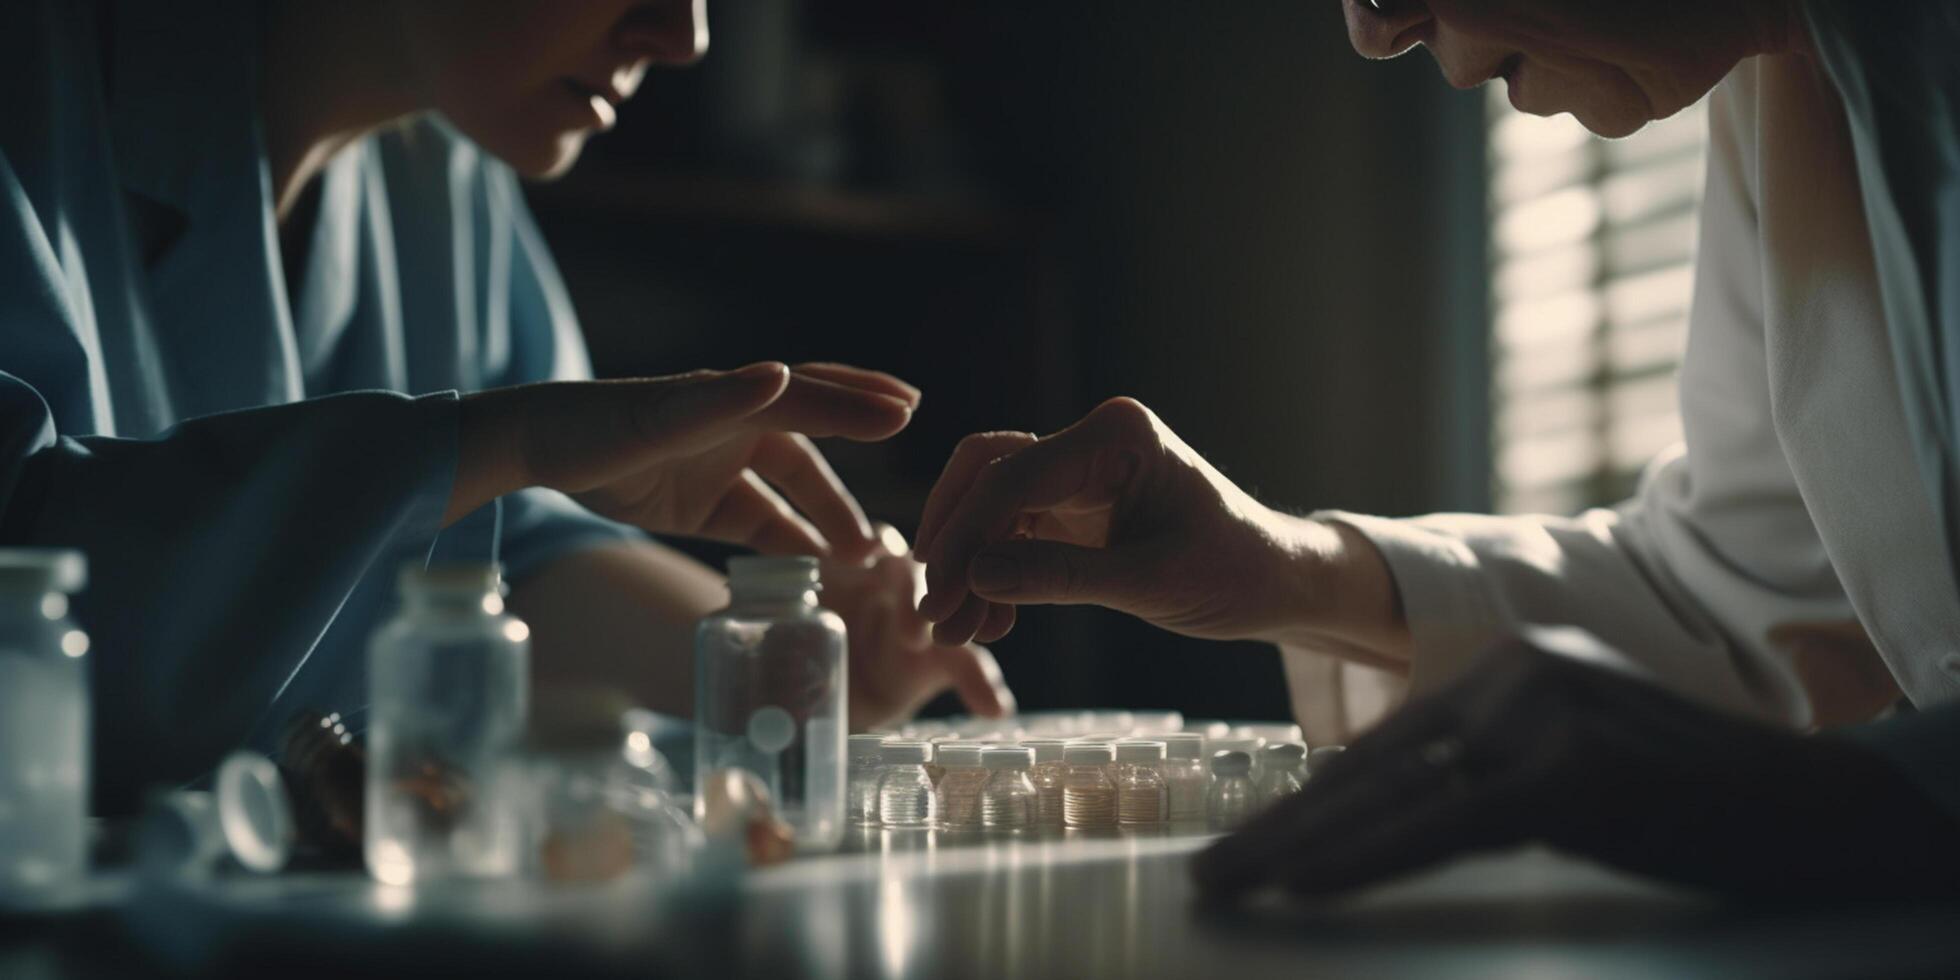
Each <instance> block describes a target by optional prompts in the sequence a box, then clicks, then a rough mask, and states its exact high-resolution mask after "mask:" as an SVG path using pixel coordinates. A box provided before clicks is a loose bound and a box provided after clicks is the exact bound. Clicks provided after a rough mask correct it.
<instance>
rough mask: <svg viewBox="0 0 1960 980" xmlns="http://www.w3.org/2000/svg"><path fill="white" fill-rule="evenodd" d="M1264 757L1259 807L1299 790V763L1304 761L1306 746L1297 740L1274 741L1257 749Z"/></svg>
mask: <svg viewBox="0 0 1960 980" xmlns="http://www.w3.org/2000/svg"><path fill="white" fill-rule="evenodd" d="M1259 754H1260V755H1261V756H1262V757H1264V761H1265V765H1264V767H1263V768H1264V770H1265V771H1264V772H1262V773H1260V774H1259V806H1260V808H1261V809H1263V808H1265V807H1269V806H1272V805H1273V804H1275V803H1278V802H1279V801H1281V800H1283V799H1286V798H1287V797H1289V796H1292V795H1293V794H1295V793H1298V792H1299V791H1300V772H1301V764H1302V763H1303V762H1305V761H1306V758H1307V747H1306V746H1304V745H1301V744H1300V743H1298V742H1275V743H1273V744H1271V745H1268V746H1266V747H1265V748H1263V749H1261V750H1259Z"/></svg>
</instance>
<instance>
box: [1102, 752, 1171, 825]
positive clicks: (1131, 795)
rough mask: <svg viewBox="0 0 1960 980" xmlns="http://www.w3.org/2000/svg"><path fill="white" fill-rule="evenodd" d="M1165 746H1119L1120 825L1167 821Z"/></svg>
mask: <svg viewBox="0 0 1960 980" xmlns="http://www.w3.org/2000/svg"><path fill="white" fill-rule="evenodd" d="M1163 764H1164V743H1162V742H1158V741H1152V740H1144V739H1130V740H1126V741H1122V742H1118V743H1116V775H1115V778H1114V779H1112V780H1111V782H1113V783H1115V784H1116V822H1117V823H1120V824H1123V825H1124V826H1126V827H1139V826H1147V825H1155V824H1160V823H1163V822H1164V774H1163V772H1162V766H1163Z"/></svg>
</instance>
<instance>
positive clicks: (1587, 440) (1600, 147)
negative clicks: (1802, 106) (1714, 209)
mask: <svg viewBox="0 0 1960 980" xmlns="http://www.w3.org/2000/svg"><path fill="white" fill-rule="evenodd" d="M1491 88H1492V93H1491V101H1490V107H1489V126H1490V140H1489V153H1490V210H1491V236H1492V240H1491V256H1492V262H1493V265H1494V268H1493V269H1492V276H1493V279H1492V286H1491V302H1492V307H1493V308H1492V311H1491V325H1492V326H1491V330H1492V337H1491V345H1490V349H1491V356H1492V361H1493V364H1492V370H1493V372H1494V374H1493V377H1492V379H1491V380H1492V383H1491V392H1492V398H1493V400H1494V402H1495V404H1493V405H1492V413H1491V418H1492V424H1493V426H1494V431H1493V432H1492V445H1493V449H1494V451H1495V453H1496V459H1495V461H1494V465H1493V467H1492V474H1493V479H1494V480H1495V483H1496V485H1495V486H1494V487H1493V488H1492V490H1493V498H1494V500H1495V502H1496V505H1497V508H1498V510H1499V511H1501V512H1505V513H1527V512H1537V513H1571V512H1575V511H1577V510H1580V509H1583V508H1585V507H1588V506H1592V505H1596V504H1604V503H1611V502H1613V501H1616V500H1619V499H1622V498H1624V497H1626V496H1627V495H1628V494H1630V493H1631V492H1632V490H1633V488H1634V485H1635V483H1636V482H1637V481H1638V479H1639V474H1640V471H1641V469H1642V468H1643V467H1644V466H1645V465H1646V464H1647V462H1648V461H1649V460H1651V459H1652V458H1653V457H1654V455H1655V454H1656V453H1657V452H1659V451H1660V450H1661V449H1663V448H1665V447H1666V446H1667V445H1668V444H1670V443H1672V442H1674V441H1676V440H1678V439H1679V438H1680V433H1681V423H1680V418H1679V415H1678V412H1677V407H1676V406H1677V401H1676V398H1675V372H1676V369H1677V367H1678V366H1679V363H1680V358H1681V350H1682V346H1683V343H1684V340H1685V338H1686V335H1687V319H1688V298H1689V292H1690V290H1691V287H1692V283H1693V265H1692V262H1693V251H1694V234H1695V217H1696V209H1697V205H1698V204H1699V199H1700V192H1701V182H1702V168H1703V157H1704V148H1705V147H1704V144H1705V140H1706V127H1707V117H1706V110H1705V107H1704V106H1702V105H1700V104H1697V105H1695V106H1693V107H1691V108H1689V109H1687V110H1686V111H1683V112H1681V113H1679V114H1677V115H1675V116H1674V117H1672V118H1670V119H1667V120H1664V121H1662V122H1658V123H1654V124H1652V125H1649V126H1648V127H1647V128H1646V129H1643V130H1642V131H1640V132H1639V133H1636V134H1635V135H1633V136H1631V137H1629V138H1627V139H1623V140H1610V141H1609V140H1601V139H1598V138H1596V137H1593V136H1592V135H1590V134H1588V133H1587V132H1586V131H1585V129H1584V128H1582V127H1581V126H1580V125H1579V124H1578V123H1577V122H1576V121H1574V120H1573V119H1572V117H1570V116H1557V117H1553V118H1549V119H1544V118H1539V117H1537V116H1530V115H1526V114H1524V113H1521V112H1518V111H1516V110H1515V109H1512V108H1511V106H1510V104H1509V102H1508V101H1507V100H1506V97H1505V93H1504V89H1503V86H1492V87H1491Z"/></svg>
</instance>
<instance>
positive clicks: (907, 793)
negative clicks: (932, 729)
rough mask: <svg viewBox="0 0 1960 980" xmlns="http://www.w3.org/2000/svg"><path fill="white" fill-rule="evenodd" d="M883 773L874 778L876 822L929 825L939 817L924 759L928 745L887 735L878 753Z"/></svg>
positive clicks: (929, 750) (927, 753)
mask: <svg viewBox="0 0 1960 980" xmlns="http://www.w3.org/2000/svg"><path fill="white" fill-rule="evenodd" d="M881 757H882V759H883V761H884V774H883V775H882V776H880V777H879V780H878V822H879V823H882V824H884V825H885V826H887V827H930V826H932V825H933V824H935V823H937V822H938V820H939V797H938V796H937V795H936V794H934V793H933V790H932V776H931V775H930V774H929V773H927V772H926V762H927V760H929V759H931V758H932V746H931V744H929V743H926V742H916V741H906V740H902V739H889V740H887V741H886V742H885V746H884V750H883V752H882V753H881Z"/></svg>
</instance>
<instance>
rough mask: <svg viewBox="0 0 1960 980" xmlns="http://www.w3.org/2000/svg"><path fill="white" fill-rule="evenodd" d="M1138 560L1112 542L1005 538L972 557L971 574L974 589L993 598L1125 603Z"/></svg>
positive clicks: (1036, 601) (1053, 601)
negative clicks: (1102, 544) (1096, 544)
mask: <svg viewBox="0 0 1960 980" xmlns="http://www.w3.org/2000/svg"><path fill="white" fill-rule="evenodd" d="M1134 564H1135V562H1134V560H1133V559H1131V558H1129V557H1127V556H1125V555H1124V554H1123V553H1122V552H1120V551H1116V550H1112V549H1109V548H1083V547H1079V546H1076V545H1072V544H1058V543H1056V542H1053V541H1002V542H1000V543H998V544H995V545H993V546H992V547H990V548H988V549H987V550H986V551H983V552H981V553H980V554H979V555H977V556H975V557H974V559H973V564H972V565H971V566H970V567H969V569H968V572H967V577H968V579H969V584H970V586H971V587H972V589H973V592H974V594H975V595H978V596H980V597H981V598H983V599H991V600H993V601H994V602H1003V603H1022V604H1025V603H1054V604H1059V605H1081V604H1094V605H1099V606H1112V607H1116V608H1121V607H1122V606H1123V605H1124V600H1125V599H1126V598H1128V597H1127V596H1126V595H1124V593H1125V592H1126V591H1128V588H1127V587H1128V585H1129V583H1130V581H1131V580H1132V576H1133V575H1134Z"/></svg>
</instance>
